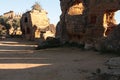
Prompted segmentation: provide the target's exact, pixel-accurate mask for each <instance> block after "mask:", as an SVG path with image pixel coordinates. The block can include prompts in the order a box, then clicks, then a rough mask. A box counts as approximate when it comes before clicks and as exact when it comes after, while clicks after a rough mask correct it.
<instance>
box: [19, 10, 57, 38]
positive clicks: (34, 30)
mask: <svg viewBox="0 0 120 80" xmlns="http://www.w3.org/2000/svg"><path fill="white" fill-rule="evenodd" d="M49 26H50V22H49V18H48V17H47V12H46V11H45V10H41V11H38V10H31V11H28V12H26V13H24V14H23V15H22V18H21V30H22V35H23V36H24V37H25V38H26V39H28V40H34V39H36V38H40V37H41V35H43V33H46V31H48V30H49ZM54 28H55V27H54ZM49 33H50V32H49ZM46 34H47V33H46ZM51 35H54V33H52V32H51ZM51 35H46V36H51ZM46 36H45V38H46ZM52 37H54V36H52Z"/></svg>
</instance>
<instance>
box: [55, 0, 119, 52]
mask: <svg viewBox="0 0 120 80" xmlns="http://www.w3.org/2000/svg"><path fill="white" fill-rule="evenodd" d="M66 4H67V5H66ZM60 5H61V11H62V14H61V16H60V22H59V23H58V25H57V27H56V30H57V31H56V37H57V38H60V40H61V41H62V42H63V43H64V42H66V41H68V42H76V43H78V44H84V45H85V48H86V49H87V48H90V47H95V48H97V49H100V45H99V43H100V42H103V43H106V42H107V41H108V40H106V39H109V41H113V42H112V43H113V44H114V45H117V46H115V47H118V46H120V44H118V43H120V38H119V37H118V36H117V35H120V31H118V29H120V28H119V27H118V26H117V24H116V21H115V19H114V15H115V12H116V11H117V10H120V0H60ZM117 27H118V28H117ZM114 30H115V31H114ZM112 33H113V34H112ZM111 34H112V35H113V36H110V35H111ZM110 37H116V38H110ZM102 38H105V40H103V39H102ZM113 39H116V40H113ZM114 41H115V42H114ZM109 43H110V42H109ZM109 43H108V42H107V44H106V45H105V47H106V46H107V45H111V44H112V43H111V44H109ZM118 49H119V50H120V47H118Z"/></svg>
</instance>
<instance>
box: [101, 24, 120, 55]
mask: <svg viewBox="0 0 120 80" xmlns="http://www.w3.org/2000/svg"><path fill="white" fill-rule="evenodd" d="M101 49H102V50H103V51H104V50H107V51H115V52H117V53H120V25H118V26H117V27H116V28H115V29H114V30H113V31H111V33H110V34H109V35H108V37H106V38H105V39H103V41H102V44H101Z"/></svg>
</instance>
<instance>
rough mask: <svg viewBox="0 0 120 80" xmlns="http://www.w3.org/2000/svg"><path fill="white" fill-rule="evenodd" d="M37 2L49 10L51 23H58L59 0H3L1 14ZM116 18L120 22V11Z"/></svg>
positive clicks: (26, 8)
mask: <svg viewBox="0 0 120 80" xmlns="http://www.w3.org/2000/svg"><path fill="white" fill-rule="evenodd" d="M35 2H39V3H40V5H41V6H42V8H43V9H45V10H46V11H47V12H48V18H49V19H50V23H52V24H57V22H58V21H59V16H60V14H61V9H60V2H59V0H14V1H13V0H1V1H0V15H2V14H3V13H5V12H8V11H10V10H13V11H14V12H15V13H24V12H26V11H28V10H31V6H32V5H33V4H34V3H35ZM115 19H116V21H117V23H120V11H118V13H116V15H115ZM118 21H119V22H118Z"/></svg>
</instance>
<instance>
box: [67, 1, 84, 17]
mask: <svg viewBox="0 0 120 80" xmlns="http://www.w3.org/2000/svg"><path fill="white" fill-rule="evenodd" d="M83 11H84V5H83V2H82V1H79V0H76V1H75V2H74V4H73V5H72V6H71V7H70V8H69V10H68V14H69V15H82V14H83Z"/></svg>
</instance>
